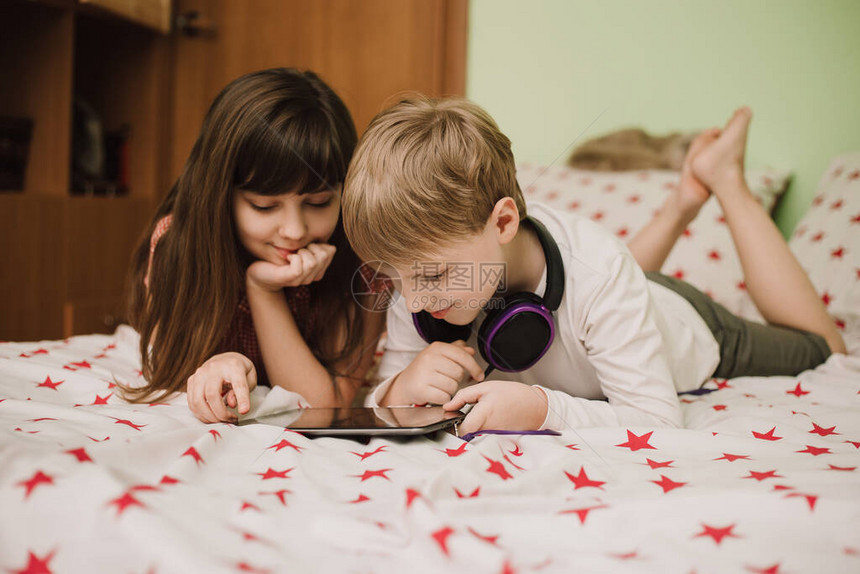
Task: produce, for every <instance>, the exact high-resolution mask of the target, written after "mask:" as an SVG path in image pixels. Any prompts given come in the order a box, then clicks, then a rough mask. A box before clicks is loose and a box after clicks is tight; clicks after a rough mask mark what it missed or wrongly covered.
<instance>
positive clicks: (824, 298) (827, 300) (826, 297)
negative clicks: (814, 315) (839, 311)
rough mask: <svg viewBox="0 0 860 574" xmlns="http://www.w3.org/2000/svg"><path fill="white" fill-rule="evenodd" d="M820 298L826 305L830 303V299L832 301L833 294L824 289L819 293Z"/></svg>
mask: <svg viewBox="0 0 860 574" xmlns="http://www.w3.org/2000/svg"><path fill="white" fill-rule="evenodd" d="M821 300H822V301H824V305H825V306H827V305H830V302H831V301H833V296H832V295H831V294H830V293H828V292H827V291H825V292H824V293H822V294H821Z"/></svg>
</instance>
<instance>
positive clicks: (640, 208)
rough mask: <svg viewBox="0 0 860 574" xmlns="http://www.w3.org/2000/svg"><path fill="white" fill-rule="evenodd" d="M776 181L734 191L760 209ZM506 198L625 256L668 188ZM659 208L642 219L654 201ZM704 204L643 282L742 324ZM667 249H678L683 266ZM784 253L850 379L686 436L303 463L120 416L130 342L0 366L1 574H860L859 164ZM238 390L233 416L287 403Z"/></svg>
mask: <svg viewBox="0 0 860 574" xmlns="http://www.w3.org/2000/svg"><path fill="white" fill-rule="evenodd" d="M780 177H785V174H782V175H780V174H778V173H775V172H761V173H759V174H755V175H753V174H748V179H749V180H750V181H751V185H752V184H753V183H754V181H753V180H755V182H756V183H755V185H753V187H756V186H757V187H756V190H757V193H758V194H759V195H760V197H762V202H763V203H764V204H765V205H766V207H770V204H769V203H768V202H770V203H772V202H773V201H774V200H775V197H774V196H768V195H767V193H769V190H770V191H772V190H773V188H774V182H776V187H779V185H778V183H779V181H778V180H779V178H780ZM519 178H520V181H521V183H522V185H523V188H524V190H525V191H526V194H527V197H528V198H530V199H537V200H541V201H544V202H548V203H550V204H553V205H556V206H557V207H558V209H571V210H580V211H581V212H583V213H585V214H587V215H588V216H589V217H592V218H594V219H596V220H598V221H601V222H602V223H604V224H606V225H608V226H609V227H610V229H612V230H613V231H614V232H616V233H618V234H619V236H622V237H624V236H626V235H629V234H632V233H634V232H635V229H636V228H637V225H641V224H642V223H644V221H646V220H647V217H650V214H651V212H653V210H654V209H656V207H657V206H659V204H660V203H662V197H663V195H664V194H665V193H667V192H668V190H669V189H670V188H671V186H672V185H673V184H674V182H676V181H677V174H675V173H670V172H635V173H626V174H606V173H588V172H581V171H576V170H570V169H568V168H562V167H555V168H544V167H540V166H528V165H524V166H521V168H520V171H519ZM661 194H662V195H661ZM719 219H720V215H719V209H718V207H717V206H716V204H715V203H713V202H712V203H709V204H708V205H707V206H706V209H705V210H703V213H702V215H701V216H700V217H699V219H698V220H697V221H696V222H695V223H694V225H693V226H691V228H690V229H689V230H688V233H687V234H685V236H684V237H683V238H682V239H681V244H679V246H678V248H677V249H676V250H675V251H674V252H673V254H672V255H671V257H670V260H669V261H668V262H667V266H666V267H664V270H665V271H667V272H669V273H671V274H674V275H677V276H681V277H684V278H685V279H688V280H690V281H691V282H694V283H696V282H698V285H699V286H700V287H701V288H703V289H706V290H707V291H708V292H709V293H711V295H712V296H713V297H715V298H717V299H719V300H720V301H721V302H723V303H725V304H727V305H728V306H729V307H730V308H732V309H733V310H735V311H736V312H739V313H743V314H746V315H752V314H753V313H752V311H751V309H750V308H749V305H750V302H749V300H748V298H747V296H746V293H745V291H744V289H743V285H742V281H741V278H740V277H739V276H736V275H735V274H736V273H737V272H738V271H739V267H737V268H735V265H737V261H736V257H735V256H734V255H733V250H732V249H731V245H730V242H729V243H726V241H727V230H725V229H724V225H722V224H721V223H720V221H719ZM685 242H686V243H685ZM791 246H792V249H793V250H794V251H795V253H796V254H797V255H798V257H799V259H800V260H801V262H802V264H803V265H804V266H805V267H806V268H807V271H809V273H810V275H811V277H812V278H813V281H814V283H815V285H816V288H817V289H818V290H819V292H821V293H822V297H823V299H824V300H825V303H826V304H827V305H828V310H829V312H830V313H831V314H832V315H833V317H834V321H836V322H837V325H839V327H840V329H842V331H843V333H844V335H845V338H846V342H847V343H848V346H849V349H850V353H849V355H847V356H846V355H837V356H833V357H831V358H830V359H829V360H828V361H827V362H826V363H825V364H823V365H821V366H820V367H818V368H816V369H815V370H812V371H807V372H804V373H802V374H800V375H799V376H797V377H768V378H738V379H732V380H712V381H710V382H708V383H707V384H706V385H705V387H706V389H708V390H709V391H711V392H707V393H703V394H698V395H684V396H682V397H681V401H682V406H683V411H684V416H685V427H686V428H684V429H673V430H666V429H652V428H644V427H642V428H639V427H631V428H589V429H577V430H571V431H566V432H565V433H563V434H562V435H561V436H498V435H485V436H479V437H477V438H475V439H474V440H472V441H471V442H468V443H467V442H464V441H462V440H461V439H459V438H457V437H456V436H454V435H452V434H449V433H446V432H438V433H436V434H434V435H430V436H428V437H422V438H417V439H382V438H374V439H372V440H370V441H367V442H358V441H353V440H347V439H336V438H317V439H310V438H306V437H304V436H302V435H300V434H297V433H294V432H290V431H286V430H284V429H282V428H280V427H274V426H264V425H253V426H242V427H239V426H234V425H229V424H215V425H206V424H203V423H200V422H198V421H197V420H196V419H195V418H194V417H193V416H192V415H191V414H190V412H189V410H188V408H187V406H186V402H185V397H184V395H180V396H177V397H176V398H174V399H172V400H169V401H167V402H165V403H161V404H153V405H131V404H128V403H126V402H125V401H123V400H122V399H121V398H120V396H119V394H118V392H117V390H118V389H117V387H116V384H117V383H118V382H120V383H125V384H135V382H139V381H140V380H141V373H140V370H139V358H138V356H137V346H136V345H137V336H136V334H135V333H134V332H133V331H132V330H131V329H130V328H128V327H125V326H123V327H120V329H118V330H117V332H116V333H114V334H113V335H86V336H77V337H72V338H70V339H67V340H64V341H41V342H7V343H2V344H0V437H2V439H0V570H2V571H4V572H28V573H36V572H57V573H60V572H134V573H167V572H183V573H186V572H252V573H264V572H271V573H275V572H288V571H289V572H357V573H358V572H492V573H499V574H501V573H509V572H573V571H578V572H616V571H617V572H694V571H695V572H761V573H789V572H857V571H860V154H846V155H844V156H840V157H838V158H836V159H834V161H833V163H832V164H831V166H830V167H829V168H828V170H827V172H826V173H825V174H824V176H823V177H822V180H821V185H820V189H819V194H818V195H817V197H816V199H815V201H814V202H813V206H812V207H811V208H810V210H809V212H808V213H807V215H806V216H805V217H804V219H803V221H802V222H801V223H800V225H799V226H798V228H797V231H796V232H795V235H794V236H793V237H792V239H791ZM297 400H298V399H297V398H296V397H295V396H294V395H290V394H289V393H286V392H285V391H281V390H280V389H278V390H275V391H269V390H268V389H264V388H261V389H257V391H255V393H254V409H262V408H264V407H265V406H266V405H271V404H272V401H280V402H281V403H289V402H290V401H297Z"/></svg>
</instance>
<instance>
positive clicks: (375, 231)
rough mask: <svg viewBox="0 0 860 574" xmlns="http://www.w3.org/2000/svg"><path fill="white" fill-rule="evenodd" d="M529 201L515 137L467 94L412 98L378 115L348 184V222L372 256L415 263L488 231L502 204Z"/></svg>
mask: <svg viewBox="0 0 860 574" xmlns="http://www.w3.org/2000/svg"><path fill="white" fill-rule="evenodd" d="M504 197H511V198H513V199H514V201H515V202H516V204H517V209H518V210H519V214H520V218H523V217H525V216H526V204H525V200H524V199H523V194H522V191H520V186H519V184H518V183H517V179H516V168H515V165H514V156H513V153H512V152H511V142H510V140H509V139H508V138H507V137H506V136H505V135H504V134H503V133H502V132H501V131H500V130H499V128H498V126H497V125H496V123H495V122H494V121H493V119H492V118H491V117H490V116H489V114H487V112H485V111H484V110H482V109H481V108H480V107H478V106H477V105H475V104H473V103H471V102H469V101H467V100H463V99H444V100H431V99H428V98H412V99H407V100H403V101H401V102H399V103H398V104H396V105H394V106H393V107H391V108H389V109H387V110H385V111H383V112H381V113H380V114H378V115H377V116H376V117H375V118H374V119H373V121H372V122H371V123H370V126H369V127H368V128H367V131H366V132H365V133H364V135H363V136H362V138H361V140H360V141H359V144H358V147H357V148H356V152H355V155H354V156H353V158H352V162H351V163H350V166H349V170H348V172H347V177H346V181H345V182H344V189H343V212H342V213H343V225H344V230H345V231H346V235H347V237H348V238H349V241H350V243H351V244H352V246H353V249H354V250H355V252H356V253H357V254H358V255H359V257H361V258H362V259H364V260H365V261H372V260H379V261H385V262H386V263H389V264H391V265H394V266H401V265H408V264H411V263H412V262H413V261H416V260H419V259H420V258H421V257H422V256H427V255H431V254H434V253H436V252H437V251H438V250H439V249H440V248H443V247H444V246H445V245H446V244H448V243H450V242H451V241H456V240H462V239H466V238H469V237H472V236H474V235H475V234H478V233H480V232H482V231H483V230H484V227H485V226H486V224H487V220H488V219H489V217H490V214H491V213H492V211H493V207H494V206H495V204H496V202H498V201H499V200H500V199H502V198H504Z"/></svg>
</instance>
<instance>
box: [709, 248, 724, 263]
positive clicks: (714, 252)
mask: <svg viewBox="0 0 860 574" xmlns="http://www.w3.org/2000/svg"><path fill="white" fill-rule="evenodd" d="M722 258H723V257H722V256H721V255H720V252H719V251H717V250H716V249H712V250H711V251H710V252H709V253H708V259H712V260H714V261H719V260H720V259H722Z"/></svg>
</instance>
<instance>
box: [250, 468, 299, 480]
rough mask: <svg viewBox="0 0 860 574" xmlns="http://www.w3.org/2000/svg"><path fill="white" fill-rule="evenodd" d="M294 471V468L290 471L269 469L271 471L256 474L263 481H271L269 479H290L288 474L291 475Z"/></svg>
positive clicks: (289, 469)
mask: <svg viewBox="0 0 860 574" xmlns="http://www.w3.org/2000/svg"><path fill="white" fill-rule="evenodd" d="M293 469H295V467H293V468H288V469H286V470H275V469H273V468H271V467H269V469H268V470H266V472H257V473H255V474H257V476H260V477H262V478H261V480H269V479H272V478H290V477H289V476H287V475H288V474H289V473H290V472H291V471H292V470H293Z"/></svg>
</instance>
